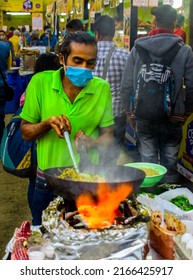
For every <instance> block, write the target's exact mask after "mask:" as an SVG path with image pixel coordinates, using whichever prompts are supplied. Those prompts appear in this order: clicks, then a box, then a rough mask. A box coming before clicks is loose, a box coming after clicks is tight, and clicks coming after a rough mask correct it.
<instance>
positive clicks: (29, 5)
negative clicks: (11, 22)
mask: <svg viewBox="0 0 193 280" xmlns="http://www.w3.org/2000/svg"><path fill="white" fill-rule="evenodd" d="M0 10H3V11H9V12H32V13H33V12H43V0H32V1H28V0H24V1H21V0H14V1H11V0H2V1H0Z"/></svg>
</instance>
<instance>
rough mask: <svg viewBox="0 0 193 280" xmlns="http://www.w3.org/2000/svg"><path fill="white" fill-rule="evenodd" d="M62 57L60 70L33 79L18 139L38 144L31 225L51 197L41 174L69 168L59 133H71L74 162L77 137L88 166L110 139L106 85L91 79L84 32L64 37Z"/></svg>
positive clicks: (91, 49) (90, 42)
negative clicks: (60, 168)
mask: <svg viewBox="0 0 193 280" xmlns="http://www.w3.org/2000/svg"><path fill="white" fill-rule="evenodd" d="M61 54H62V55H61V57H60V63H61V64H62V65H63V67H62V68H61V69H59V70H57V71H44V72H41V73H38V74H36V75H34V76H33V78H32V79H31V81H30V83H29V85H28V88H27V91H26V101H25V104H24V108H23V110H22V113H21V117H22V118H23V120H22V123H21V131H22V135H23V138H24V139H25V140H27V141H30V140H37V159H38V169H37V180H36V188H35V193H34V199H33V209H32V216H33V221H32V223H33V225H40V224H41V215H42V211H43V210H44V209H45V208H47V206H48V204H49V202H50V201H52V200H53V192H52V191H51V190H50V188H49V187H48V186H47V184H46V181H45V178H44V174H43V170H45V169H47V168H54V167H64V166H72V165H73V164H72V160H71V158H70V154H69V151H68V148H67V144H66V141H65V139H64V136H63V133H64V131H69V133H70V138H71V142H72V145H73V149H74V153H75V158H76V162H79V154H78V152H77V149H78V140H79V139H80V138H81V139H82V140H83V141H84V143H85V146H86V149H87V150H88V154H89V157H90V160H91V162H92V163H98V153H97V148H98V147H99V146H100V147H101V146H104V147H108V145H109V144H110V143H111V141H112V137H113V123H114V120H113V112H112V99H111V92H110V85H109V84H108V83H107V82H106V81H104V80H102V79H100V78H98V77H93V76H92V70H93V68H94V66H95V62H96V56H97V43H96V41H95V39H94V37H92V36H90V35H89V34H88V33H86V32H84V31H83V32H82V31H79V32H75V33H70V34H68V35H67V36H66V37H65V40H64V42H63V44H62V47H61ZM75 146H76V149H75Z"/></svg>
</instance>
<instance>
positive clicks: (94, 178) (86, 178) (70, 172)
mask: <svg viewBox="0 0 193 280" xmlns="http://www.w3.org/2000/svg"><path fill="white" fill-rule="evenodd" d="M58 178H60V179H68V180H73V181H83V182H105V181H106V180H105V178H104V177H102V176H99V175H97V174H94V175H89V174H87V173H86V172H85V173H76V171H75V170H74V169H73V168H66V169H64V170H61V174H60V175H59V176H58Z"/></svg>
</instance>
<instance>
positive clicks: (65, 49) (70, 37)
mask: <svg viewBox="0 0 193 280" xmlns="http://www.w3.org/2000/svg"><path fill="white" fill-rule="evenodd" d="M72 42H75V43H79V44H85V45H95V46H96V47H97V42H96V40H95V38H94V37H93V36H91V35H89V34H88V33H87V32H86V31H77V32H73V33H69V34H67V35H66V37H65V38H64V41H63V43H62V46H61V49H60V52H61V54H62V55H63V56H64V62H65V63H66V61H67V58H68V56H69V54H70V52H71V43H72Z"/></svg>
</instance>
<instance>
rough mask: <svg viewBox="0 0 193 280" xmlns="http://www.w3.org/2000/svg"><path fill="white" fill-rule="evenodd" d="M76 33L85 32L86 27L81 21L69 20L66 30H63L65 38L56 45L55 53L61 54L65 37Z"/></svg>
mask: <svg viewBox="0 0 193 280" xmlns="http://www.w3.org/2000/svg"><path fill="white" fill-rule="evenodd" d="M76 31H84V25H83V23H82V21H81V20H80V19H72V20H69V21H68V22H67V24H66V28H65V29H64V30H63V37H62V38H61V40H60V41H59V42H58V43H57V44H56V47H55V53H56V54H60V47H61V45H62V42H63V41H64V38H65V36H66V35H67V34H68V33H73V32H76Z"/></svg>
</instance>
